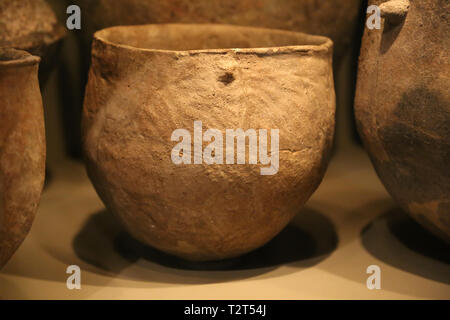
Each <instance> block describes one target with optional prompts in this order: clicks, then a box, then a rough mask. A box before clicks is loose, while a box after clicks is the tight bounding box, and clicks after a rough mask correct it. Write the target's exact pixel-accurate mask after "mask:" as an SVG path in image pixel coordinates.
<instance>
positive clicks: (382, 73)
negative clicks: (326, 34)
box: [355, 0, 450, 241]
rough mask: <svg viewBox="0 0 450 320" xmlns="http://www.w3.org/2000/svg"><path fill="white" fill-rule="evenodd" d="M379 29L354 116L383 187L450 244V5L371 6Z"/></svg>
mask: <svg viewBox="0 0 450 320" xmlns="http://www.w3.org/2000/svg"><path fill="white" fill-rule="evenodd" d="M370 2H371V4H376V5H380V9H381V12H382V15H383V17H384V19H383V21H382V22H383V24H382V28H381V30H377V29H374V30H368V29H367V30H366V32H365V35H364V39H363V44H362V49H361V57H360V66H359V74H358V84H357V96H356V105H355V111H356V118H357V124H358V128H359V132H360V134H361V137H362V139H363V140H364V144H365V146H366V148H367V150H368V152H369V154H370V156H371V158H372V161H373V164H374V166H375V169H376V171H377V173H378V175H379V177H380V178H381V180H382V182H383V183H384V185H385V187H386V189H387V190H388V191H389V193H390V194H391V195H392V197H393V198H394V199H395V200H397V202H398V203H399V204H400V205H401V206H402V208H403V209H404V210H405V211H407V212H409V213H410V214H411V215H412V216H413V217H414V218H415V219H416V220H417V221H418V222H420V223H421V224H423V225H424V226H425V227H427V228H428V229H429V230H431V231H433V232H434V233H435V234H437V235H439V236H441V237H442V238H443V239H445V240H447V241H450V170H449V164H450V91H449V90H448V85H449V83H450V74H449V70H450V66H449V61H450V60H449V51H448V48H449V47H450V38H449V36H448V35H449V34H450V24H449V23H448V21H449V12H450V3H449V1H446V0H414V1H406V0H396V1H389V2H384V1H370Z"/></svg>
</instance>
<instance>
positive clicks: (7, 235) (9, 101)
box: [0, 48, 45, 268]
mask: <svg viewBox="0 0 450 320" xmlns="http://www.w3.org/2000/svg"><path fill="white" fill-rule="evenodd" d="M39 60H40V58H39V57H36V56H32V55H30V54H29V53H27V52H24V51H19V50H14V49H5V48H3V49H2V48H0V101H1V104H0V268H1V267H3V266H4V265H5V264H6V262H7V261H8V260H9V258H10V257H11V256H12V255H13V253H14V252H15V251H16V250H17V248H18V247H19V246H20V244H21V243H22V241H23V240H24V239H25V237H26V235H27V234H28V231H29V230H30V228H31V224H32V222H33V219H34V216H35V214H36V210H37V207H38V204H39V199H40V197H41V192H42V187H43V183H44V175H45V132H44V114H43V108H42V99H41V94H40V91H39V83H38V78H37V72H38V65H39Z"/></svg>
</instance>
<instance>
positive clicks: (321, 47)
mask: <svg viewBox="0 0 450 320" xmlns="http://www.w3.org/2000/svg"><path fill="white" fill-rule="evenodd" d="M144 27H147V28H152V27H153V28H164V27H169V28H173V27H176V28H186V29H189V28H199V27H200V28H205V29H208V28H211V27H215V28H217V27H219V28H223V29H242V30H247V31H254V32H261V31H266V32H271V33H274V34H284V35H292V36H294V35H297V36H299V35H301V36H305V39H309V40H316V41H318V42H321V43H320V44H301V45H284V46H267V47H265V46H261V47H251V48H217V49H192V50H171V49H154V48H141V47H136V46H133V45H128V44H122V43H117V42H114V41H112V40H110V39H108V35H109V34H110V33H111V32H114V31H115V30H124V29H138V28H144ZM94 40H95V41H99V42H101V43H104V44H107V45H110V46H112V47H115V48H122V49H126V50H131V51H137V52H153V53H155V52H158V53H170V54H189V55H192V54H200V53H206V54H208V53H211V54H221V53H229V52H235V53H244V54H259V55H273V54H283V53H294V52H316V53H319V52H329V53H331V52H332V49H333V41H332V40H331V39H330V38H328V37H325V36H319V35H312V34H307V33H303V32H295V31H288V30H282V29H271V28H262V27H248V26H240V25H230V24H214V23H200V24H195V23H194V24H191V23H165V24H143V25H131V26H114V27H109V28H105V29H102V30H99V31H97V32H95V33H94Z"/></svg>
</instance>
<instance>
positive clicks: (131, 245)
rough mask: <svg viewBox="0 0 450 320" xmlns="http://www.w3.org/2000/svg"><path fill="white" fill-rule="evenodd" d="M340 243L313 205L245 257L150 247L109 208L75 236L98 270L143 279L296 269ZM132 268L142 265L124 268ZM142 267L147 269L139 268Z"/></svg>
mask: <svg viewBox="0 0 450 320" xmlns="http://www.w3.org/2000/svg"><path fill="white" fill-rule="evenodd" d="M336 246H337V234H336V231H335V228H334V225H333V224H332V222H331V221H330V220H329V219H328V218H327V217H325V216H324V215H322V214H320V213H318V212H315V211H312V210H309V209H303V210H302V211H301V212H300V214H299V215H297V217H296V218H295V219H294V221H293V222H292V223H291V224H290V225H288V226H287V227H286V228H285V229H284V230H283V231H282V232H281V233H280V234H279V235H278V236H276V237H275V238H274V239H273V240H272V241H270V242H269V243H268V244H266V245H265V246H263V247H261V248H260V249H257V250H255V251H253V252H251V253H249V254H246V255H244V256H242V257H239V258H235V259H230V260H224V261H217V262H207V263H193V262H187V261H184V260H182V259H179V258H177V257H173V256H171V255H168V254H165V253H163V252H161V251H159V250H156V249H153V248H151V247H148V246H146V245H144V244H142V243H140V242H138V241H136V240H134V239H133V238H132V237H131V236H129V235H128V233H126V232H125V231H124V230H123V229H122V228H121V226H120V225H119V223H118V222H116V220H115V218H114V217H113V215H111V214H109V213H108V212H107V211H101V212H99V213H96V214H93V215H92V216H90V217H89V219H88V220H87V221H86V223H85V224H84V226H83V227H82V229H81V230H80V232H79V233H78V234H77V235H76V236H75V238H74V240H73V248H74V251H75V254H76V255H77V256H78V257H79V258H80V259H81V260H83V261H85V262H87V263H88V264H89V265H91V266H94V267H96V268H95V269H97V270H92V268H91V271H93V272H99V270H100V271H104V272H106V273H114V274H119V273H121V277H126V278H132V279H137V280H146V279H149V278H150V277H151V275H150V274H149V272H148V270H149V269H151V270H152V271H154V272H159V273H166V274H176V276H166V277H163V276H161V275H159V276H158V279H157V280H158V281H160V282H161V281H162V282H180V281H181V282H213V281H227V280H233V279H241V278H247V277H252V276H256V275H259V274H263V273H266V272H268V271H270V270H273V269H275V268H277V267H278V266H280V265H284V264H291V263H292V264H293V265H295V267H296V268H307V267H310V266H312V265H315V264H316V263H318V262H320V261H321V260H323V259H325V258H326V257H327V256H328V255H329V254H330V253H331V252H332V251H333V250H335V248H336ZM129 267H130V268H131V267H133V269H136V270H133V272H130V270H127V271H125V272H124V270H125V269H128V268H129ZM139 267H140V269H144V270H137V269H138V268H139ZM145 270H147V272H145ZM143 271H144V272H143ZM230 271H233V272H230ZM294 271H295V269H294ZM183 275H184V276H188V278H189V276H191V280H189V279H187V278H183ZM192 276H195V279H192Z"/></svg>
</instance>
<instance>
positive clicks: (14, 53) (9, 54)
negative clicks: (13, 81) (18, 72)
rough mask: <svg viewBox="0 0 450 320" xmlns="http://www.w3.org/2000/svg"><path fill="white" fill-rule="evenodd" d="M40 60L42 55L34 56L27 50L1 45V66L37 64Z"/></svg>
mask: <svg viewBox="0 0 450 320" xmlns="http://www.w3.org/2000/svg"><path fill="white" fill-rule="evenodd" d="M40 61H41V58H40V57H38V56H34V55H32V54H31V53H29V52H27V51H24V50H18V49H14V48H8V47H0V68H6V67H24V66H30V65H36V64H39V62H40Z"/></svg>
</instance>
